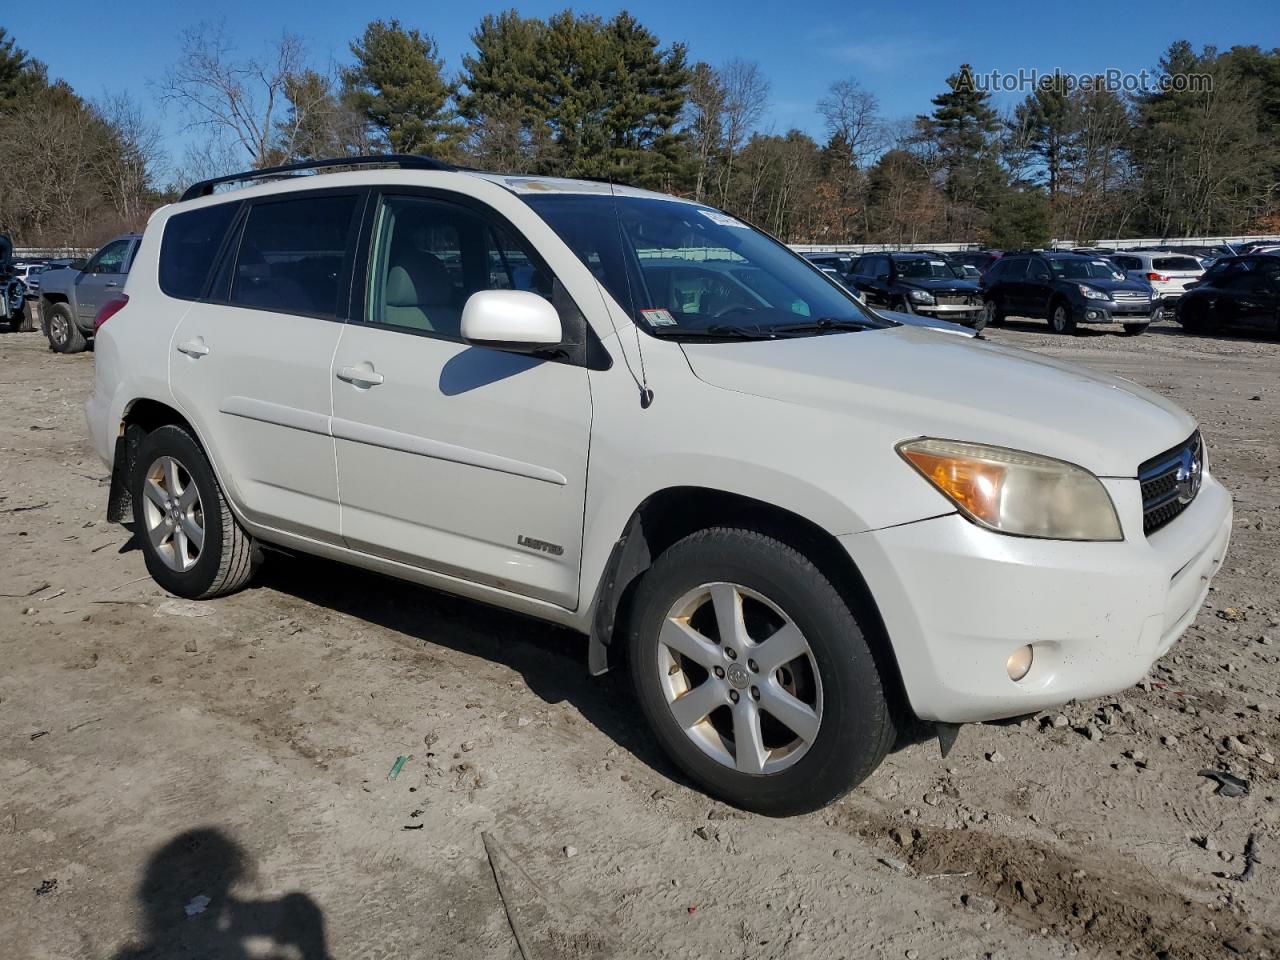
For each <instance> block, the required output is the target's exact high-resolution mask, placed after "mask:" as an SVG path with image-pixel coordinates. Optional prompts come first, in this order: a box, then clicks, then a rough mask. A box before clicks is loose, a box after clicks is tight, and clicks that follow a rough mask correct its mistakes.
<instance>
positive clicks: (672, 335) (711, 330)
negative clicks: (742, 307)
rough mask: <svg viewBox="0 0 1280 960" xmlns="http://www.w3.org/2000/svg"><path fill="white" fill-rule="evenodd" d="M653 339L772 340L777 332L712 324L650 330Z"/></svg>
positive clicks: (758, 328)
mask: <svg viewBox="0 0 1280 960" xmlns="http://www.w3.org/2000/svg"><path fill="white" fill-rule="evenodd" d="M649 332H650V333H651V334H653V335H654V336H655V337H658V338H660V339H666V340H678V339H680V338H681V337H690V338H692V339H697V340H773V339H775V338H776V337H777V336H778V331H777V330H774V329H771V328H770V329H765V328H761V327H739V326H733V325H729V324H723V323H713V324H712V325H711V326H709V327H696V328H692V329H686V328H683V327H658V328H656V329H654V328H650V329H649Z"/></svg>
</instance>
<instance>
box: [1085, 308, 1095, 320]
mask: <svg viewBox="0 0 1280 960" xmlns="http://www.w3.org/2000/svg"><path fill="white" fill-rule="evenodd" d="M1085 316H1086V317H1088V318H1089V319H1090V320H1097V319H1098V311H1097V310H1090V311H1089V312H1088V313H1086V314H1085Z"/></svg>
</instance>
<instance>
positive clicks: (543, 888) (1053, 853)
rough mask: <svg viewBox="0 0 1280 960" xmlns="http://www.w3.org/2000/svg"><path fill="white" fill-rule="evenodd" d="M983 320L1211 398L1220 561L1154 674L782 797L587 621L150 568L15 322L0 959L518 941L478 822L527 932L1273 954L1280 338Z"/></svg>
mask: <svg viewBox="0 0 1280 960" xmlns="http://www.w3.org/2000/svg"><path fill="white" fill-rule="evenodd" d="M991 338H992V339H994V340H997V341H1000V342H1007V343H1013V344H1017V345H1019V346H1023V347H1028V348H1031V349H1033V350H1042V351H1045V352H1046V353H1049V354H1052V355H1054V356H1059V357H1065V358H1067V359H1071V360H1075V361H1079V362H1081V363H1084V364H1087V365H1090V366H1093V367H1096V368H1099V369H1102V370H1106V371H1110V372H1114V373H1118V374H1120V375H1122V376H1125V377H1129V378H1132V379H1134V380H1137V381H1139V382H1141V383H1144V384H1146V385H1148V386H1151V387H1154V388H1155V389H1157V390H1159V391H1162V392H1164V393H1165V394H1167V395H1169V396H1171V397H1172V398H1173V399H1174V400H1176V401H1178V402H1179V403H1181V404H1183V405H1185V406H1186V407H1188V408H1189V409H1190V410H1192V411H1193V412H1194V413H1195V415H1196V416H1197V417H1198V418H1199V419H1200V421H1201V424H1202V426H1203V430H1204V433H1205V436H1206V438H1207V440H1208V444H1209V449H1210V462H1211V467H1212V469H1213V470H1214V471H1215V473H1216V474H1217V475H1218V476H1219V477H1220V478H1221V479H1222V481H1223V482H1224V483H1225V484H1226V485H1227V486H1228V487H1229V488H1230V490H1231V491H1232V492H1233V494H1234V495H1235V498H1236V524H1235V534H1234V541H1233V544H1232V548H1231V552H1230V555H1229V557H1228V559H1227V562H1226V565H1225V567H1224V569H1223V571H1222V573H1221V574H1220V576H1219V578H1218V580H1217V582H1216V585H1215V589H1214V592H1213V593H1212V594H1211V595H1210V599H1209V602H1208V603H1207V604H1206V607H1205V609H1204V610H1203V611H1202V613H1201V615H1200V617H1199V619H1198V620H1197V621H1196V623H1195V624H1194V626H1193V627H1192V628H1191V630H1190V631H1189V632H1188V634H1187V636H1186V637H1185V638H1184V639H1183V640H1182V642H1181V643H1180V644H1178V645H1177V646H1176V647H1175V648H1174V649H1173V650H1172V651H1171V652H1170V654H1169V655H1168V656H1166V657H1165V658H1164V659H1163V660H1162V661H1161V662H1160V663H1159V664H1157V665H1156V667H1155V668H1154V669H1153V670H1152V672H1151V674H1150V676H1149V678H1148V681H1147V682H1144V684H1142V685H1141V686H1140V687H1136V688H1133V689H1130V690H1126V691H1124V692H1123V693H1122V694H1120V695H1119V696H1116V697H1109V698H1106V699H1103V700H1097V701H1092V702H1088V703H1078V704H1070V705H1068V706H1067V707H1065V708H1064V709H1063V710H1062V711H1061V712H1060V713H1059V712H1057V711H1054V712H1051V713H1048V714H1045V715H1042V716H1039V717H1036V718H1034V719H1029V720H1025V721H1023V722H1021V723H1011V724H1003V725H1000V724H988V725H981V726H972V727H966V728H964V729H963V731H962V732H961V735H960V740H959V743H958V745H957V747H956V749H955V751H954V752H953V753H952V754H951V756H950V757H949V758H948V759H947V760H945V761H943V760H941V759H939V756H938V750H937V746H936V743H934V742H921V743H915V744H912V745H909V746H905V747H903V748H901V749H899V750H897V751H896V752H894V753H893V754H892V755H891V756H890V757H889V758H888V760H887V761H886V762H885V764H884V765H883V766H882V767H881V769H880V770H879V771H878V772H877V773H876V774H875V775H874V776H873V777H872V778H871V779H870V780H869V781H868V782H867V783H866V784H864V785H863V786H862V787H861V788H860V789H859V790H857V791H856V792H855V793H854V794H852V795H851V796H849V797H847V798H846V799H844V800H843V801H841V802H839V803H837V804H835V805H833V806H831V807H829V808H828V809H826V810H824V811H821V812H819V813H815V814H812V815H809V816H804V817H798V818H794V819H787V820H770V819H765V818H761V817H756V816H750V815H745V814H742V813H740V812H738V811H735V810H733V809H730V808H728V807H726V806H723V805H721V804H719V803H716V802H713V801H711V800H708V799H707V798H706V797H705V796H703V795H702V794H700V793H698V792H697V791H696V790H694V789H692V788H691V787H690V786H688V785H687V784H686V783H684V782H683V781H682V780H681V778H680V777H679V776H678V775H677V774H676V773H675V771H674V770H673V768H672V767H671V765H670V764H668V763H667V762H666V760H665V759H664V758H663V757H662V756H661V755H660V754H659V753H658V752H657V750H656V748H655V746H654V744H653V743H652V741H651V740H650V738H649V736H648V734H647V732H646V730H645V728H644V725H643V722H642V720H641V718H640V716H639V713H638V711H637V709H636V708H635V706H634V705H633V704H632V701H631V697H630V695H629V688H628V686H627V683H626V678H625V677H622V676H609V677H606V678H603V679H601V680H592V679H590V678H589V677H588V676H587V671H586V644H585V640H584V639H583V638H581V637H579V636H577V635H575V634H572V633H568V632H565V631H563V630H559V629H556V628H552V627H548V626H544V625H541V624H538V623H535V622H532V621H528V620H525V619H521V618H518V617H514V616H510V615H507V614H504V613H501V612H498V611H495V610H491V609H488V608H485V607H482V606H479V605H477V604H473V603H469V602H465V601H462V600H458V599H454V598H450V597H448V596H444V595H441V594H437V593H434V592H431V591H429V590H425V589H422V588H418V587H413V586H408V585H404V584H400V583H397V582H393V581H389V580H384V579H381V578H378V577H375V576H371V575H368V574H365V573H361V572H358V571H355V570H351V569H347V568H344V567H341V566H338V565H334V564H330V563H326V562H321V561H316V560H306V559H298V560H291V559H285V558H279V557H273V558H271V559H270V560H269V561H268V563H267V564H266V566H265V567H264V569H263V571H262V574H261V576H260V577H259V578H258V580H257V581H256V582H255V584H254V585H253V587H251V588H250V589H248V590H245V591H244V592H242V593H240V594H238V595H236V596H233V597H230V598H227V599H223V600H218V601H214V602H209V603H202V604H193V603H188V602H185V601H180V600H176V599H174V598H171V597H168V596H166V595H165V594H164V593H163V592H162V591H161V590H159V589H158V588H157V587H156V586H155V585H154V584H153V583H152V582H151V580H149V579H148V578H147V577H146V575H145V570H144V567H143V562H142V556H141V554H140V552H139V551H138V550H137V549H135V548H134V547H133V546H132V545H131V543H130V535H129V533H128V531H127V530H125V529H123V528H121V527H118V526H114V525H110V524H108V523H106V522H105V520H104V519H103V517H104V508H105V502H106V492H107V487H106V471H105V469H104V468H103V466H102V464H101V463H100V462H99V461H98V459H97V458H96V456H95V455H94V453H93V451H92V449H91V447H90V444H89V442H88V440H87V438H86V432H85V426H84V415H83V412H82V409H81V403H82V400H83V398H84V396H85V394H86V392H87V390H88V389H89V384H90V380H91V377H92V366H93V354H92V353H85V354H81V355H78V356H57V355H54V354H51V353H49V352H48V351H47V349H46V348H45V345H44V341H43V340H42V338H41V337H40V335H39V334H37V333H23V334H0V410H3V411H4V414H3V416H0V570H3V571H4V572H3V575H2V576H0V594H4V595H5V596H4V597H2V598H0V880H2V882H0V944H3V946H0V954H2V955H3V956H4V957H6V958H14V960H18V958H34V960H44V958H50V960H52V958H70V957H76V958H81V957H83V958H108V957H144V956H154V957H187V956H190V957H210V958H214V957H216V958H224V957H226V958H232V957H260V956H271V957H307V958H310V957H322V956H332V957H340V958H347V957H353V958H392V957H396V958H399V957H405V958H426V957H430V958H472V957H498V958H510V957H518V956H519V955H520V954H519V952H518V951H519V949H520V948H519V947H518V945H517V942H516V940H515V938H514V937H513V933H512V925H511V923H510V922H509V920H508V916H507V912H506V911H505V910H504V905H503V900H501V899H500V898H499V893H498V888H497V885H496V884H495V869H494V868H493V867H491V866H490V859H489V857H488V856H487V855H486V847H485V842H484V836H483V835H485V834H488V835H489V840H490V844H491V848H492V850H493V852H494V862H495V863H496V865H497V869H496V872H497V874H498V875H499V876H501V877H502V883H503V888H504V890H505V893H506V897H507V901H506V902H507V906H508V907H509V909H510V911H511V914H512V916H513V918H514V922H515V925H516V926H518V928H519V929H520V931H521V937H522V939H523V941H524V944H525V950H526V951H527V955H528V956H529V957H535V958H538V960H549V958H551V960H559V958H596V957H601V958H603V957H618V958H622V957H646V958H647V957H689V958H702V957H707V958H713V957H714V958H720V957H724V958H738V957H764V958H775V957H777V958H781V957H787V958H792V957H794V958H799V957H804V958H808V957H818V958H827V957H831V958H836V957H848V958H858V960H863V958H894V957H906V958H916V957H920V958H933V957H951V958H962V957H978V958H984V957H1002V958H1024V957H1027V958H1040V957H1064V956H1081V957H1169V958H1179V960H1180V958H1192V957H1219V956H1246V957H1258V958H1263V957H1280V803H1278V802H1277V797H1278V796H1280V783H1278V782H1277V773H1278V770H1277V766H1276V756H1277V755H1278V754H1280V723H1278V721H1277V710H1278V709H1280V595H1278V591H1277V588H1276V577H1277V574H1278V573H1280V537H1278V536H1277V533H1278V532H1280V342H1278V341H1276V340H1274V339H1273V340H1269V341H1255V340H1249V339H1243V338H1224V339H1216V338H1197V337H1190V336H1186V335H1184V334H1183V333H1182V332H1181V331H1180V329H1178V328H1176V327H1173V326H1172V325H1166V326H1165V327H1163V328H1157V329H1153V330H1152V331H1150V332H1148V333H1147V334H1146V335H1144V336H1141V337H1137V338H1127V337H1121V336H1118V335H1115V334H1114V333H1110V332H1106V333H1100V332H1094V331H1090V332H1088V333H1086V334H1084V335H1081V336H1078V337H1073V338H1067V337H1053V336H1051V335H1049V334H1048V333H1047V332H1046V330H1045V327H1044V325H1043V324H1013V325H1011V326H1010V327H1008V328H1005V329H1002V330H996V331H992V332H991ZM1017 402H1018V401H1017V398H1016V397H1011V398H1010V403H1017ZM1140 440H1141V438H1136V437H1135V452H1136V451H1137V450H1138V449H1140V446H1139V441H1140ZM400 756H404V757H406V758H407V760H406V762H405V763H404V766H403V769H402V770H401V771H400V772H399V774H398V776H396V777H395V778H394V779H392V778H390V777H389V773H390V771H391V768H392V765H393V762H394V761H395V760H396V758H397V757H400ZM1203 769H1209V770H1223V771H1231V772H1234V773H1235V774H1236V775H1238V776H1239V777H1241V778H1243V779H1245V780H1248V781H1249V782H1250V788H1249V791H1248V793H1247V795H1245V796H1240V797H1231V796H1224V795H1219V794H1216V793H1215V789H1216V785H1215V783H1214V782H1213V781H1212V780H1210V779H1209V778H1207V777H1204V776H1201V775H1199V773H1198V771H1201V770H1203ZM1251 836H1252V837H1254V841H1253V845H1252V848H1251V855H1247V854H1246V850H1247V849H1249V847H1248V845H1249V838H1250V837H1251ZM1250 864H1252V865H1250ZM1242 874H1244V876H1241V875H1242Z"/></svg>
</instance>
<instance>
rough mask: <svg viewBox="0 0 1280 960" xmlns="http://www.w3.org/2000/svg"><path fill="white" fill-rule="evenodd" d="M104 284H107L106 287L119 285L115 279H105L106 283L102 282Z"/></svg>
mask: <svg viewBox="0 0 1280 960" xmlns="http://www.w3.org/2000/svg"><path fill="white" fill-rule="evenodd" d="M104 286H107V287H118V286H120V284H119V283H118V282H117V281H115V280H109V281H107V283H105V284H104Z"/></svg>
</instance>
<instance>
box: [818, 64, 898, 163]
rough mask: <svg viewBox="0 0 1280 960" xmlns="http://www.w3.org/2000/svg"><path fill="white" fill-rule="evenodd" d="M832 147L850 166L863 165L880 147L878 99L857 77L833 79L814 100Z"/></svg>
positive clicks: (881, 126) (881, 142) (881, 139)
mask: <svg viewBox="0 0 1280 960" xmlns="http://www.w3.org/2000/svg"><path fill="white" fill-rule="evenodd" d="M818 112H819V113H820V114H822V118H823V120H825V121H826V125H827V135H828V136H829V137H830V143H831V145H832V147H834V148H837V149H839V150H840V151H842V152H843V153H844V154H845V155H846V156H847V159H848V163H849V165H850V166H858V167H861V166H864V165H865V164H866V162H867V160H869V159H870V158H871V157H873V156H874V155H875V154H877V153H878V152H880V150H881V149H882V148H883V147H884V129H883V125H882V124H881V121H880V101H879V100H877V99H876V95H875V94H874V93H871V92H870V91H868V90H864V89H863V88H862V85H861V84H860V83H858V81H857V80H855V79H853V78H852V77H850V78H849V79H847V80H837V81H836V82H835V83H833V84H831V86H830V88H829V89H828V92H827V95H826V96H825V97H823V98H822V99H821V100H819V101H818Z"/></svg>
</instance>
